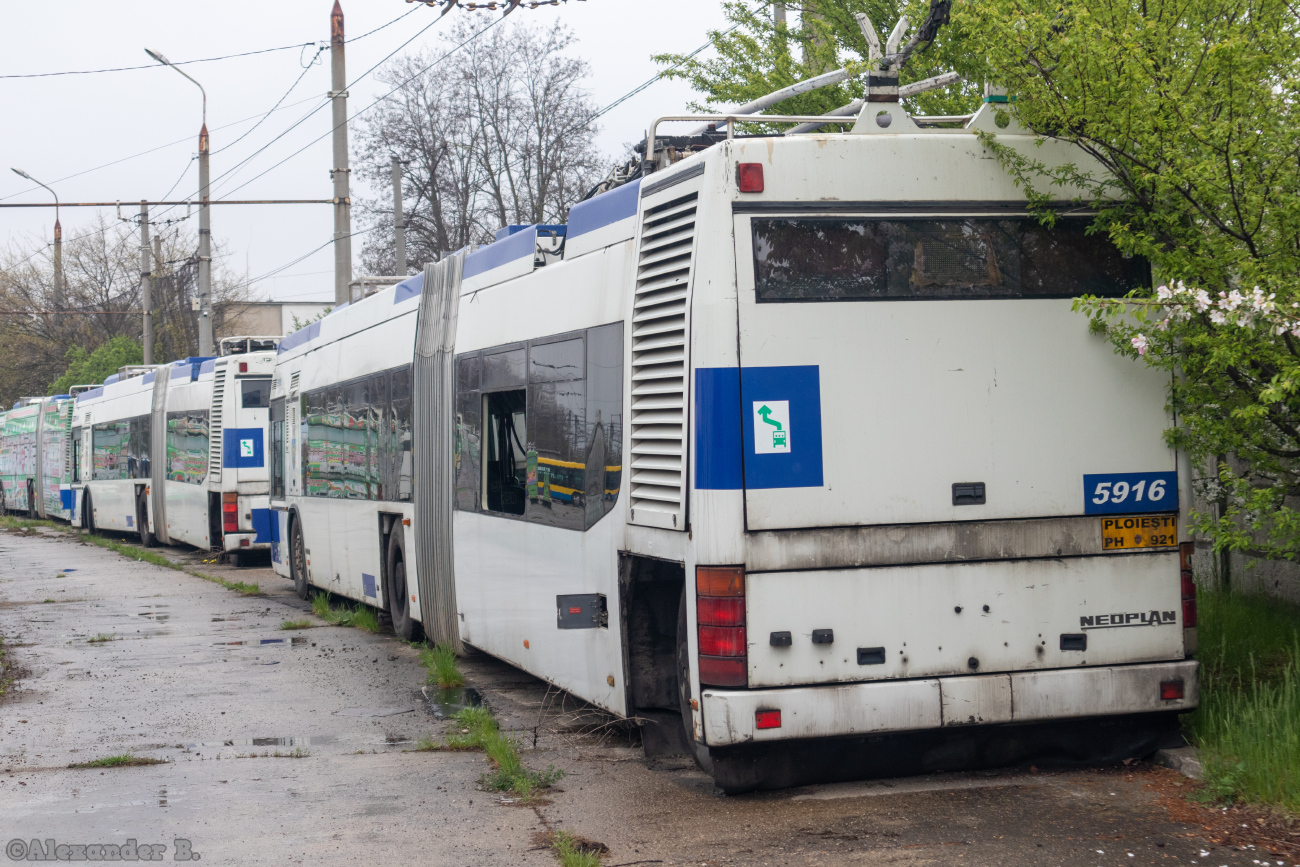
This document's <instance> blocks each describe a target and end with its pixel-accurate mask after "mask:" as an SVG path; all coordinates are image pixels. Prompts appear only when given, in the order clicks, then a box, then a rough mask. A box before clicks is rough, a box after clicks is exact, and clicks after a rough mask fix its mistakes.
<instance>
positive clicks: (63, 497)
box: [59, 489, 77, 511]
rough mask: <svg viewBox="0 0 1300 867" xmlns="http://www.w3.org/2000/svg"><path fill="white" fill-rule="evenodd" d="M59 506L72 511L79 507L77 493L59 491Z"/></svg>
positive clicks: (69, 490)
mask: <svg viewBox="0 0 1300 867" xmlns="http://www.w3.org/2000/svg"><path fill="white" fill-rule="evenodd" d="M59 504H60V505H62V506H63V508H65V509H67V510H68V511H72V510H73V509H75V508H76V506H77V492H76V491H74V490H71V489H68V490H61V491H59Z"/></svg>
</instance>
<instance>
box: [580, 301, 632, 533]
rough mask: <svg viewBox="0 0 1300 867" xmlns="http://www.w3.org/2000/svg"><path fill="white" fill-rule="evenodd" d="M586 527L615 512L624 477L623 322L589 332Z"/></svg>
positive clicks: (589, 330)
mask: <svg viewBox="0 0 1300 867" xmlns="http://www.w3.org/2000/svg"><path fill="white" fill-rule="evenodd" d="M585 464H586V490H587V498H586V499H587V502H586V527H587V528H590V527H591V526H592V525H594V524H595V523H596V522H597V521H599V520H600V519H601V517H603V516H604V515H606V514H608V513H609V512H610V511H612V510H613V508H614V504H615V503H616V502H617V501H618V492H619V488H620V482H621V479H622V475H623V323H622V322H615V323H614V324H612V325H602V326H600V327H599V328H591V329H588V331H587V454H586V460H585Z"/></svg>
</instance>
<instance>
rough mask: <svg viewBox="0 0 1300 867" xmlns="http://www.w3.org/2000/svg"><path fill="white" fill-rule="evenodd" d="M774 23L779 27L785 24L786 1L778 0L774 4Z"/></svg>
mask: <svg viewBox="0 0 1300 867" xmlns="http://www.w3.org/2000/svg"><path fill="white" fill-rule="evenodd" d="M772 23H773V24H775V25H776V26H777V27H781V26H783V25H784V24H785V0H776V2H775V3H773V4H772Z"/></svg>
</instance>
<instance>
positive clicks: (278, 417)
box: [168, 397, 285, 497]
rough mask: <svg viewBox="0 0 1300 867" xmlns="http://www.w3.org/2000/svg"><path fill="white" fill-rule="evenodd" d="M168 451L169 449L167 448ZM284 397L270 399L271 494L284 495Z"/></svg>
mask: <svg viewBox="0 0 1300 867" xmlns="http://www.w3.org/2000/svg"><path fill="white" fill-rule="evenodd" d="M168 451H170V449H168ZM284 458H285V455H284V398H282V397H277V398H276V399H275V400H273V401H271V496H272V497H283V496H284Z"/></svg>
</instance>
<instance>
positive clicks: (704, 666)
mask: <svg viewBox="0 0 1300 867" xmlns="http://www.w3.org/2000/svg"><path fill="white" fill-rule="evenodd" d="M745 668H746V665H745V658H744V657H738V656H727V657H719V656H704V655H703V654H701V655H700V683H705V684H708V685H710V686H740V687H743V686H747V685H748V684H749V677H748V673H747V672H746V671H745Z"/></svg>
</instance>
